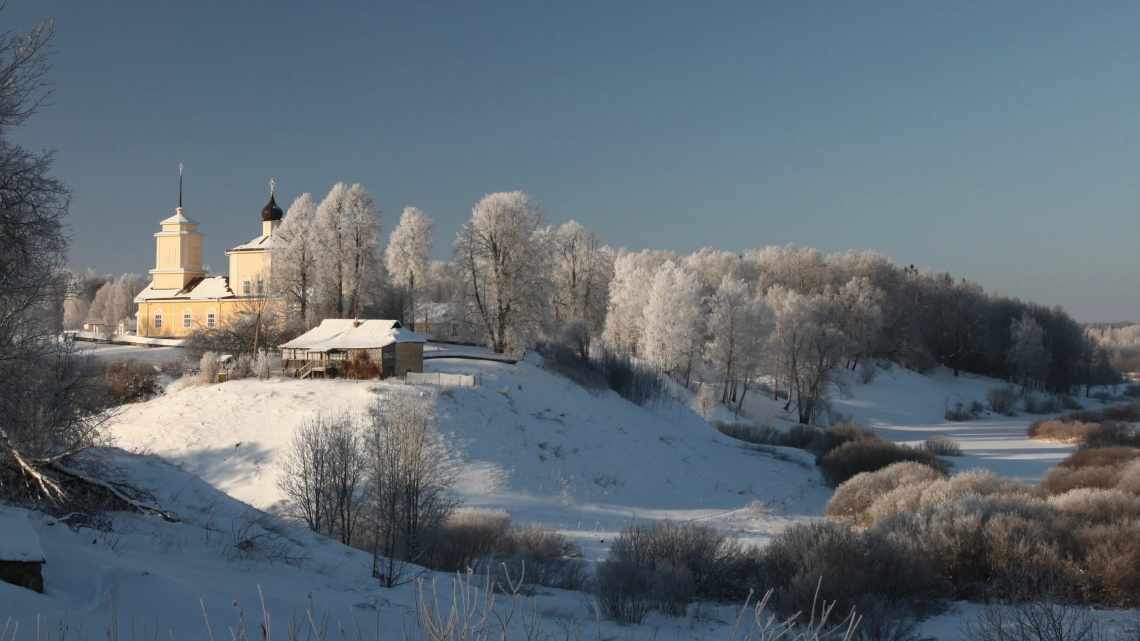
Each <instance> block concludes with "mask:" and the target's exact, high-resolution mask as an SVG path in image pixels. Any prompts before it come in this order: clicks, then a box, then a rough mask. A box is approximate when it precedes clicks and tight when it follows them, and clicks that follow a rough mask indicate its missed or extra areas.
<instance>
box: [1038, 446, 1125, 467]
mask: <svg viewBox="0 0 1140 641" xmlns="http://www.w3.org/2000/svg"><path fill="white" fill-rule="evenodd" d="M1137 458H1140V450H1136V449H1134V448H1130V447H1101V448H1093V449H1086V450H1080V451H1078V452H1074V453H1072V454H1070V455H1069V456H1068V457H1066V458H1065V460H1063V461H1061V462H1060V463H1058V464H1057V466H1058V467H1067V468H1072V469H1080V468H1082V467H1101V466H1109V467H1117V466H1122V465H1124V464H1126V463H1130V462H1132V461H1134V460H1136V459H1137Z"/></svg>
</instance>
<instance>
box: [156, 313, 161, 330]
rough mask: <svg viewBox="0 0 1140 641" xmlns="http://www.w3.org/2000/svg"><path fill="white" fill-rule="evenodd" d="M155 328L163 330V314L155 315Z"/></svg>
mask: <svg viewBox="0 0 1140 641" xmlns="http://www.w3.org/2000/svg"><path fill="white" fill-rule="evenodd" d="M154 328H155V329H162V314H161V313H158V314H155V315H154Z"/></svg>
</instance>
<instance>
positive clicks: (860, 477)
mask: <svg viewBox="0 0 1140 641" xmlns="http://www.w3.org/2000/svg"><path fill="white" fill-rule="evenodd" d="M944 476H945V475H944V474H943V473H942V472H939V471H938V470H936V469H934V468H932V467H930V466H929V465H923V464H922V463H914V462H909V461H908V462H904V463H894V464H892V465H888V466H887V467H885V468H883V469H881V470H878V471H875V472H861V473H859V474H856V475H855V476H853V477H851V478H850V479H848V480H847V481H845V482H843V483H842V484H840V486H839V487H838V488H836V490H835V494H833V495H832V497H831V500H830V501H828V502H827V515H828V516H833V517H839V518H845V519H851V520H852V521H854V522H855V523H858V524H860V525H869V524H870V519H869V517H868V515H867V514H866V511H867V510H868V509H869V508H870V507H871V505H872V504H873V503H874V502H875V500H876V499H878V498H880V497H882V496H883V495H885V494H887V493H888V492H891V491H892V490H894V489H895V488H898V487H901V486H904V485H913V484H923V485H925V484H927V483H929V482H931V481H937V480H939V479H941V478H943V477H944Z"/></svg>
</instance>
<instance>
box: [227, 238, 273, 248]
mask: <svg viewBox="0 0 1140 641" xmlns="http://www.w3.org/2000/svg"><path fill="white" fill-rule="evenodd" d="M272 247H273V234H262V235H260V236H258V237H257V238H254V239H253V240H251V241H249V242H248V243H242V244H241V245H238V246H237V247H234V248H233V249H231V250H230V251H232V252H237V251H249V250H251V249H270V248H272Z"/></svg>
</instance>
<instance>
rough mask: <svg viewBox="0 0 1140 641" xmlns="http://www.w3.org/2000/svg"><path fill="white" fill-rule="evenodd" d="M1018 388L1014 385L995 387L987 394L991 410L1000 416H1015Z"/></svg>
mask: <svg viewBox="0 0 1140 641" xmlns="http://www.w3.org/2000/svg"><path fill="white" fill-rule="evenodd" d="M1017 397H1018V394H1017V388H1015V387H1013V386H1012V385H1006V386H1004V387H994V388H991V389H990V390H989V391H987V392H986V400H987V401H988V402H989V404H990V409H991V410H993V411H995V412H997V413H998V414H1004V415H1005V416H1013V415H1014V414H1016V413H1017Z"/></svg>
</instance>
